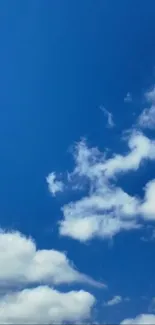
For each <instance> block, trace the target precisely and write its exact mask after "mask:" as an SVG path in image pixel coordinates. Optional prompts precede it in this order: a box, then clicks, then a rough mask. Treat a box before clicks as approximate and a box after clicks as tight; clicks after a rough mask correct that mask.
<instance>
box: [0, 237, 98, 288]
mask: <svg viewBox="0 0 155 325" xmlns="http://www.w3.org/2000/svg"><path fill="white" fill-rule="evenodd" d="M0 266H1V267H0V285H1V286H5V285H7V286H8V285H15V284H22V285H24V284H28V283H29V284H33V283H44V284H55V285H58V284H61V283H72V282H86V283H88V284H91V285H95V286H99V287H102V286H103V285H102V284H100V283H98V282H96V281H94V280H92V279H91V278H89V277H88V276H86V275H84V274H81V273H79V272H78V271H77V270H76V269H75V268H74V267H73V266H72V263H70V262H69V260H68V259H67V257H66V255H65V254H64V253H62V252H59V251H56V250H52V249H51V250H43V249H42V250H37V248H36V245H35V243H34V241H32V239H30V238H26V237H25V236H23V235H22V234H20V233H19V232H12V233H11V232H2V231H1V233H0Z"/></svg>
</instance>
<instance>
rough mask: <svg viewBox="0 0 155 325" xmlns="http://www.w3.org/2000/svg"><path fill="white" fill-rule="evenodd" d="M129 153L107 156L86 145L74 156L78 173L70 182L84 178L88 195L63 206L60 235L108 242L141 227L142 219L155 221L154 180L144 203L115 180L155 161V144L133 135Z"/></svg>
mask: <svg viewBox="0 0 155 325" xmlns="http://www.w3.org/2000/svg"><path fill="white" fill-rule="evenodd" d="M128 146H129V149H130V150H129V152H128V153H126V154H125V155H117V154H115V155H113V157H112V158H109V159H106V155H105V154H102V153H101V152H99V150H98V149H97V148H88V147H87V145H86V143H85V142H84V141H82V142H80V143H79V144H77V146H76V148H75V153H74V159H75V169H74V171H73V172H72V173H71V174H70V180H71V181H72V179H73V180H74V178H75V179H76V181H77V182H78V180H79V182H81V179H83V178H85V179H86V180H87V182H88V184H89V186H90V191H89V194H88V195H87V196H85V197H83V198H81V199H80V200H78V201H75V202H70V203H68V204H66V205H65V206H63V208H62V212H63V217H64V218H63V220H61V221H60V222H59V230H60V234H61V235H65V236H70V237H72V238H74V239H78V240H80V241H87V240H89V239H92V238H93V237H102V238H108V237H112V236H114V235H116V234H117V233H119V232H120V231H123V230H124V231H129V230H131V229H136V228H139V227H141V224H140V223H139V222H140V221H139V218H137V216H138V217H139V216H141V217H143V218H144V219H147V220H148V219H149V220H154V219H155V208H154V204H153V198H154V191H155V180H152V181H151V182H149V183H148V184H147V185H146V188H145V196H144V199H143V200H142V199H140V198H138V197H134V196H131V195H129V194H128V193H125V192H124V190H123V189H121V188H119V187H117V186H116V185H115V182H116V176H119V175H121V174H122V173H127V172H129V171H131V170H132V171H135V170H137V169H138V168H139V167H140V165H141V163H142V162H143V161H146V160H148V159H149V160H154V159H155V142H154V141H153V140H150V139H148V138H147V137H146V136H144V135H143V134H142V133H140V132H137V131H133V132H132V133H131V134H130V136H129V137H128Z"/></svg>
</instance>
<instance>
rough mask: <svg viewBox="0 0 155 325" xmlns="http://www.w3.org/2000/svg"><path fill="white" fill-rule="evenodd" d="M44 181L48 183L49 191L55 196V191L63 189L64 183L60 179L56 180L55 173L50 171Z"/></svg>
mask: <svg viewBox="0 0 155 325" xmlns="http://www.w3.org/2000/svg"><path fill="white" fill-rule="evenodd" d="M46 181H47V184H48V189H49V191H50V193H51V194H52V195H53V196H55V194H56V193H57V192H62V191H63V189H64V184H63V182H62V181H58V180H57V178H56V174H55V173H54V172H53V173H50V174H49V175H48V176H47V177H46Z"/></svg>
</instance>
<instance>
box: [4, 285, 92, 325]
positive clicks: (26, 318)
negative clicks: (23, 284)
mask: <svg viewBox="0 0 155 325" xmlns="http://www.w3.org/2000/svg"><path fill="white" fill-rule="evenodd" d="M94 304H95V298H94V296H93V295H91V294H90V293H88V292H85V291H83V290H81V291H70V292H68V293H61V292H59V291H56V290H54V289H51V288H49V287H48V286H39V287H37V288H33V289H24V290H22V291H19V292H14V293H10V294H8V295H5V296H2V297H0V324H51V323H57V324H58V323H59V324H61V323H62V322H67V321H68V322H74V323H75V322H80V321H83V320H86V319H89V318H90V315H91V310H92V307H93V306H94Z"/></svg>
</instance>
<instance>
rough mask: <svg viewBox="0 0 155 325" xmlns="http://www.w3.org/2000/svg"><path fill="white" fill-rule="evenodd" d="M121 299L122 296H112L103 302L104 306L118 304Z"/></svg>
mask: <svg viewBox="0 0 155 325" xmlns="http://www.w3.org/2000/svg"><path fill="white" fill-rule="evenodd" d="M122 301H123V298H122V297H121V296H114V297H113V298H112V299H110V300H108V301H107V302H105V303H104V306H107V307H110V306H114V305H118V304H120V303H121V302H122Z"/></svg>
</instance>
